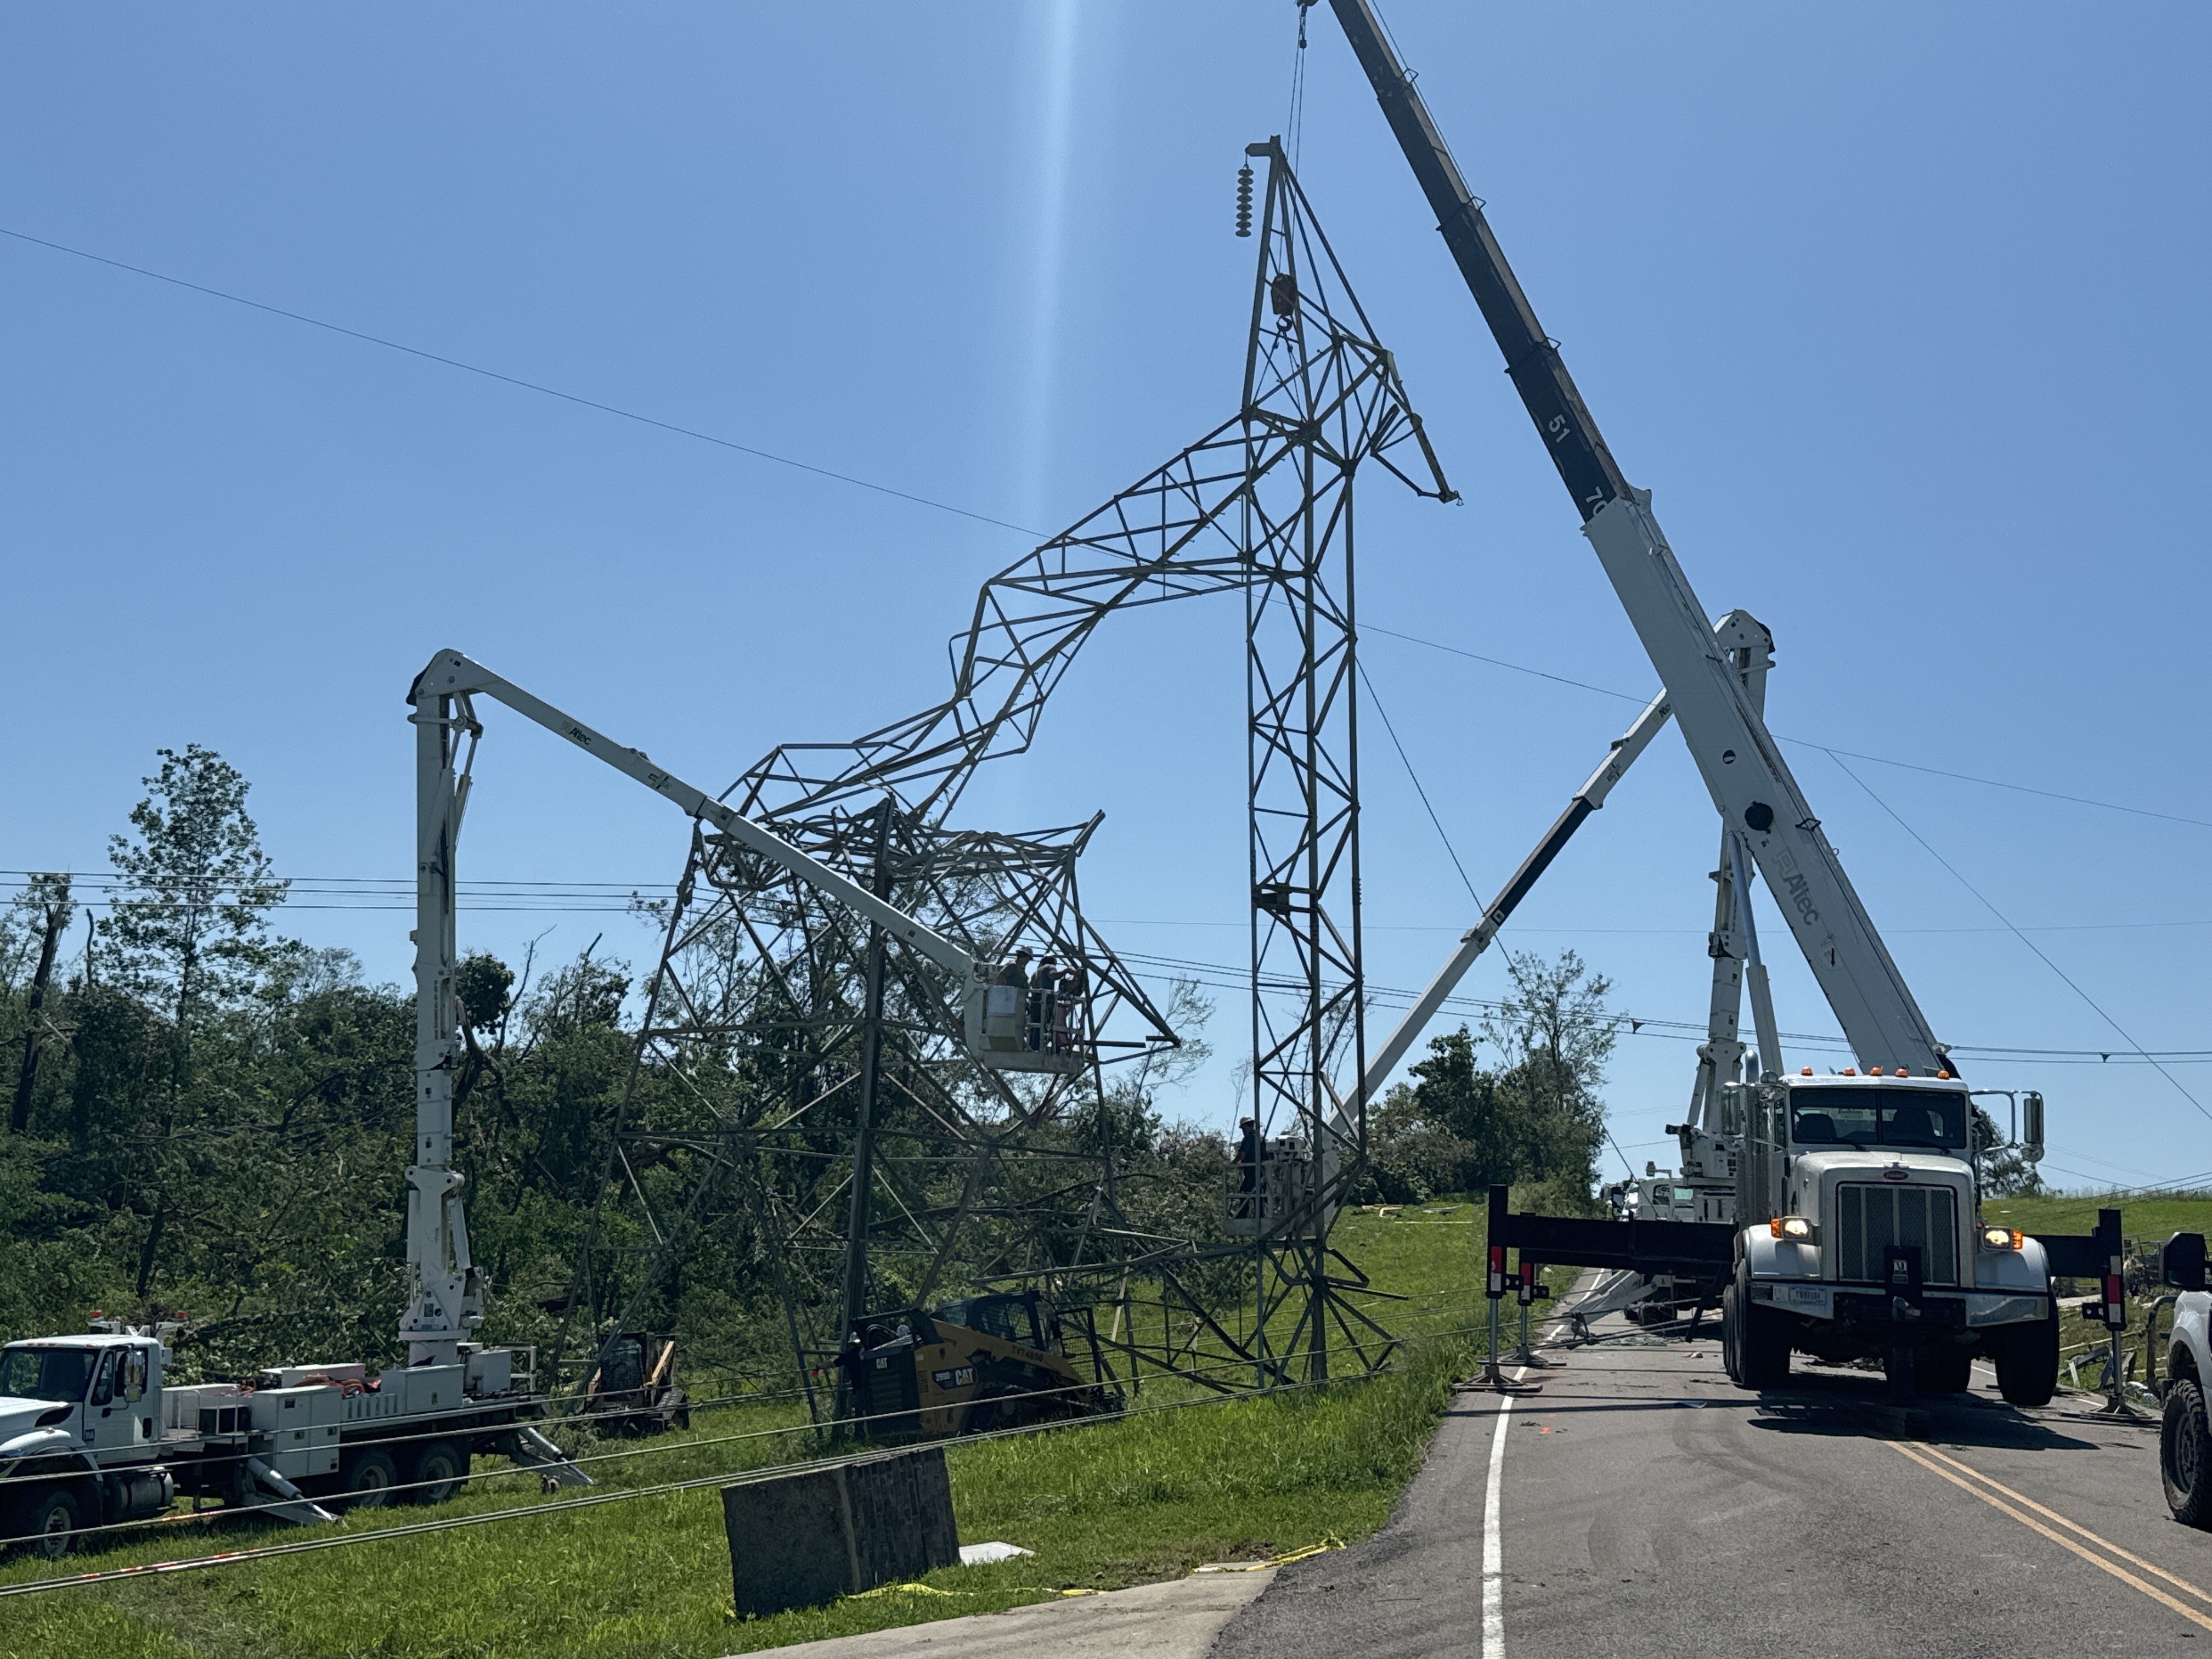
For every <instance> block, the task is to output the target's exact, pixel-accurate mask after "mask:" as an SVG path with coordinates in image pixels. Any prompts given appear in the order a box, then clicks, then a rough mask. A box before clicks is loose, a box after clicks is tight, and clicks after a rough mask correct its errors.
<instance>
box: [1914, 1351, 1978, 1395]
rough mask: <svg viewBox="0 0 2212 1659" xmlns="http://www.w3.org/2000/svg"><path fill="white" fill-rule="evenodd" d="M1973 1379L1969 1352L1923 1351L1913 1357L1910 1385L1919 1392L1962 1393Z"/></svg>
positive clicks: (1971, 1359) (1972, 1361)
mask: <svg viewBox="0 0 2212 1659" xmlns="http://www.w3.org/2000/svg"><path fill="white" fill-rule="evenodd" d="M1973 1381H1974V1357H1973V1355H1972V1354H1970V1353H1960V1354H1949V1353H1945V1354H1935V1353H1923V1354H1919V1355H1917V1356H1915V1357H1914V1359H1913V1362H1912V1386H1913V1388H1914V1389H1915V1390H1916V1391H1917V1392H1918V1393H1921V1394H1964V1393H1966V1390H1967V1389H1968V1388H1969V1387H1971V1386H1972V1383H1973Z"/></svg>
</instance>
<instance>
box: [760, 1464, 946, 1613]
mask: <svg viewBox="0 0 2212 1659" xmlns="http://www.w3.org/2000/svg"><path fill="white" fill-rule="evenodd" d="M722 1522H723V1526H724V1528H725V1530H726V1532H727V1533H728V1534H729V1540H730V1577H731V1583H732V1589H733V1591H734V1599H735V1601H736V1604H737V1609H738V1612H739V1613H761V1614H766V1613H781V1612H783V1611H784V1610H785V1609H786V1608H788V1607H817V1606H819V1605H820V1604H821V1603H823V1602H824V1601H833V1600H835V1599H836V1597H838V1596H840V1595H858V1594H859V1593H860V1591H862V1590H870V1589H875V1587H876V1586H877V1585H878V1584H888V1583H892V1582H894V1581H896V1580H898V1579H902V1578H912V1577H915V1576H917V1575H918V1574H921V1573H925V1572H927V1571H929V1570H930V1569H931V1568H933V1567H949V1566H954V1565H958V1563H959V1560H960V1534H959V1530H958V1528H957V1527H955V1526H954V1524H953V1519H952V1484H951V1480H950V1479H949V1478H948V1477H947V1475H946V1474H945V1449H944V1448H943V1447H942V1446H924V1447H920V1448H917V1449H914V1450H911V1451H902V1452H896V1453H892V1454H890V1455H887V1456H883V1457H872V1458H868V1459H866V1460H865V1461H864V1462H857V1463H848V1464H844V1465H841V1466H840V1467H838V1468H830V1469H821V1470H809V1471H807V1472H805V1473H803V1474H787V1475H781V1476H778V1477H777V1478H776V1479H775V1480H756V1481H748V1482H746V1483H745V1484H744V1485H742V1486H725V1487H723V1488H722Z"/></svg>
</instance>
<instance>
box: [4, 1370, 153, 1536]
mask: <svg viewBox="0 0 2212 1659" xmlns="http://www.w3.org/2000/svg"><path fill="white" fill-rule="evenodd" d="M166 1358H167V1352H166V1351H165V1350H164V1349H163V1348H162V1346H161V1343H160V1342H159V1340H155V1339H154V1338H152V1337H146V1336H138V1335H123V1336H113V1335H97V1334H95V1335H87V1336H54V1337H43V1338H40V1340H36V1341H29V1342H10V1343H9V1344H8V1346H6V1347H4V1348H0V1476H5V1477H7V1479H8V1486H6V1487H5V1488H0V1536H5V1537H9V1538H23V1539H29V1540H31V1541H32V1544H31V1547H32V1549H33V1551H34V1552H35V1553H39V1554H41V1555H45V1556H47V1557H49V1558H52V1557H56V1556H58V1555H59V1554H60V1553H62V1552H63V1551H64V1550H65V1549H66V1548H67V1547H68V1542H69V1540H70V1536H71V1534H74V1533H75V1532H76V1529H77V1528H80V1527H83V1526H89V1525H96V1524H100V1523H101V1522H116V1521H126V1520H133V1519H137V1518H140V1517H143V1516H153V1515H159V1514H161V1512H162V1511H163V1510H167V1508H168V1507H169V1504H170V1503H171V1501H172V1500H173V1498H175V1496H176V1486H175V1483H174V1481H173V1479H172V1477H171V1476H170V1474H169V1473H168V1472H167V1469H166V1468H162V1467H161V1456H162V1444H161V1440H162V1427H161V1425H162V1413H161V1366H162V1362H163V1361H164V1360H165V1359H166Z"/></svg>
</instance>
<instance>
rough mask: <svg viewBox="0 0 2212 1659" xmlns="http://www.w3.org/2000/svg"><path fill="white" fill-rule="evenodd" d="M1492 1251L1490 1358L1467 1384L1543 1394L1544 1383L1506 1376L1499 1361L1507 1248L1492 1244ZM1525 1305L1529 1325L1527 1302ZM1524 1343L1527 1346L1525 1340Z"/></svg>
mask: <svg viewBox="0 0 2212 1659" xmlns="http://www.w3.org/2000/svg"><path fill="white" fill-rule="evenodd" d="M1489 1250H1490V1278H1489V1282H1488V1284H1487V1285H1486V1286H1485V1287H1484V1294H1485V1295H1486V1297H1488V1298H1489V1301H1490V1358H1488V1359H1487V1360H1486V1361H1485V1362H1484V1364H1483V1367H1482V1370H1481V1371H1480V1374H1478V1375H1477V1376H1476V1377H1475V1379H1474V1381H1473V1382H1472V1383H1467V1384H1465V1385H1463V1386H1465V1387H1467V1388H1469V1389H1487V1390H1489V1391H1491V1392H1492V1393H1496V1394H1539V1393H1541V1392H1542V1390H1543V1386H1544V1385H1543V1384H1542V1383H1522V1382H1518V1381H1516V1380H1515V1379H1513V1378H1511V1377H1509V1376H1506V1375H1505V1368H1504V1365H1502V1364H1500V1363H1499V1362H1498V1304H1499V1303H1500V1302H1503V1301H1504V1299H1505V1247H1504V1245H1503V1244H1492V1245H1491V1246H1490V1247H1489ZM1522 1307H1523V1310H1524V1312H1523V1316H1522V1317H1523V1321H1524V1327H1525V1321H1526V1317H1527V1316H1526V1313H1525V1310H1526V1307H1527V1304H1525V1303H1523V1304H1522ZM1522 1346H1523V1348H1524V1349H1525V1348H1526V1346H1527V1344H1526V1342H1525V1341H1524V1342H1523V1344H1522Z"/></svg>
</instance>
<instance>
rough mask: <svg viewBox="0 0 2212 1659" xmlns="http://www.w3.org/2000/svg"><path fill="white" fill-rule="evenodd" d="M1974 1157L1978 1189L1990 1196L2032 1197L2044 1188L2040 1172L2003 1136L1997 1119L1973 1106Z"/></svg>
mask: <svg viewBox="0 0 2212 1659" xmlns="http://www.w3.org/2000/svg"><path fill="white" fill-rule="evenodd" d="M1974 1159H1975V1162H1976V1163H1977V1164H1979V1165H1980V1166H1981V1171H1982V1191H1983V1192H1984V1194H1987V1195H1988V1196H1989V1197H1991V1198H2034V1197H2037V1196H2039V1194H2041V1193H2042V1192H2043V1191H2044V1190H2045V1188H2044V1185H2043V1172H2042V1171H2041V1170H2038V1169H2037V1168H2036V1167H2035V1165H2033V1164H2030V1163H2029V1162H2028V1161H2027V1159H2026V1158H2022V1157H2021V1155H2020V1148H2019V1147H2018V1146H2015V1145H2014V1144H2013V1143H2012V1142H2010V1141H2008V1140H2007V1139H2005V1133H2004V1131H2003V1130H2002V1129H2000V1128H1999V1127H1997V1121H1996V1119H1995V1118H1993V1117H1991V1116H1990V1115H1989V1114H1988V1113H1987V1112H1985V1111H1984V1110H1983V1109H1981V1108H1980V1107H1978V1106H1977V1107H1975V1108H1974Z"/></svg>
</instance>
